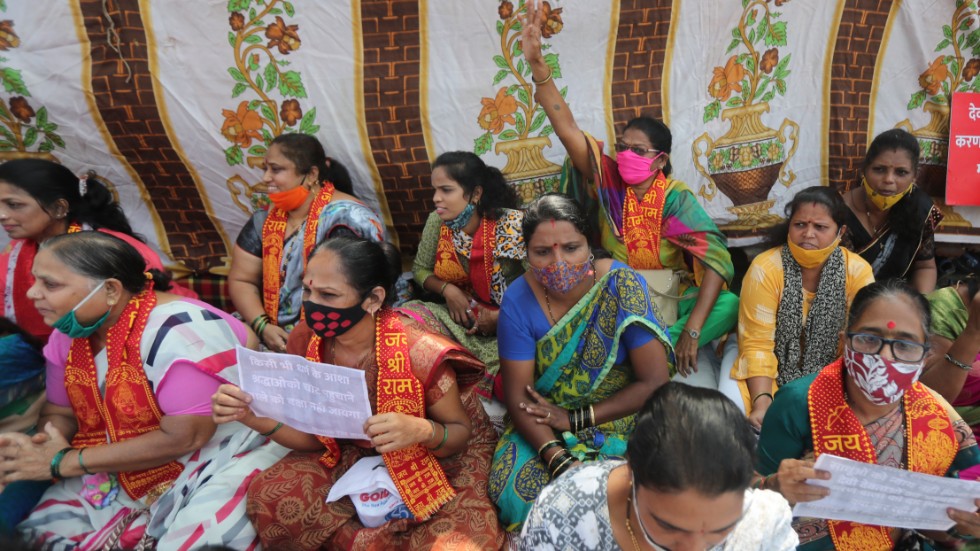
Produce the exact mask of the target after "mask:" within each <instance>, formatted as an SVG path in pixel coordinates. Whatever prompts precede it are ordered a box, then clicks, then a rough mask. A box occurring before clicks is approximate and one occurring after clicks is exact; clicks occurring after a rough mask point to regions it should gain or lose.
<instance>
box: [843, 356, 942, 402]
mask: <svg viewBox="0 0 980 551" xmlns="http://www.w3.org/2000/svg"><path fill="white" fill-rule="evenodd" d="M923 365H924V362H918V363H903V362H895V361H892V360H889V359H887V358H885V357H883V356H881V355H879V354H863V353H861V352H855V351H853V350H851V347H849V346H845V347H844V367H845V368H846V369H847V374H848V375H850V377H851V378H852V379H854V383H855V384H857V386H858V388H860V389H861V392H862V393H863V394H864V396H865V397H866V398H867V399H868V400H870V401H871V403H872V404H874V405H876V406H887V405H888V404H894V403H895V402H897V401H898V400H900V399H901V398H902V396H904V395H905V391H906V390H908V389H910V388H912V385H914V384H915V382H916V381H918V380H919V375H920V374H922V366H923Z"/></svg>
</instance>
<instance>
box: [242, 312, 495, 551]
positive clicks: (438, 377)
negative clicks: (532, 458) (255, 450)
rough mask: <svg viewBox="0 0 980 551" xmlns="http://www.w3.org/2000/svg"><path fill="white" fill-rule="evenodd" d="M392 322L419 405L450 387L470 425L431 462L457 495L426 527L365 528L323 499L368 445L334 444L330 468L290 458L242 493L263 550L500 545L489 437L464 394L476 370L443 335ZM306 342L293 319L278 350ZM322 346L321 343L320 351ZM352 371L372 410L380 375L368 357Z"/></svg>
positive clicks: (350, 511) (309, 458)
mask: <svg viewBox="0 0 980 551" xmlns="http://www.w3.org/2000/svg"><path fill="white" fill-rule="evenodd" d="M400 321H401V323H402V326H403V327H404V335H405V337H406V341H407V342H406V346H407V347H408V351H409V352H408V363H409V364H410V365H411V368H412V369H411V373H412V375H414V377H415V378H416V379H417V380H418V381H419V382H420V383H421V384H422V387H423V393H424V396H425V405H426V407H428V406H429V405H431V404H434V403H436V402H438V401H439V400H440V399H442V397H443V396H444V395H445V393H446V391H447V390H449V389H450V388H451V387H452V386H453V385H456V386H458V387H459V390H460V399H461V401H462V403H463V408H464V410H465V411H466V413H467V416H468V417H469V418H470V420H471V423H472V432H471V433H470V439H469V441H468V442H467V445H466V448H465V449H463V450H462V451H460V452H459V453H457V454H455V455H453V456H450V457H444V458H437V460H438V463H439V465H440V466H441V468H442V470H443V472H444V473H445V475H446V477H447V478H448V480H449V482H450V484H451V486H452V487H453V489H454V490H455V493H456V496H455V497H454V498H452V500H450V501H449V502H448V503H445V504H444V505H442V506H441V507H440V508H439V509H438V510H437V511H435V513H434V514H432V516H431V517H430V518H429V519H428V520H426V521H425V522H419V521H418V520H416V519H414V518H393V519H392V520H389V521H388V522H387V523H385V524H383V525H381V526H379V527H377V528H366V527H365V526H364V525H363V524H361V522H360V520H359V519H358V517H357V512H356V510H355V509H354V505H353V503H352V502H351V500H350V498H347V497H345V498H343V499H340V500H339V501H334V502H331V503H326V502H325V499H326V497H327V494H329V493H330V489H331V488H332V487H333V485H334V484H335V483H336V482H337V480H339V479H340V477H342V476H343V475H344V473H346V472H347V470H348V469H350V468H351V466H353V465H354V464H355V463H357V461H358V460H360V459H361V458H363V457H367V456H373V455H377V452H375V451H374V448H372V447H365V446H367V445H368V444H367V443H365V442H355V441H351V440H335V441H333V442H334V446H332V447H334V448H335V453H333V454H332V455H333V457H332V458H331V459H332V460H333V459H335V460H336V463H335V464H334V466H333V467H332V468H327V467H326V466H325V465H324V463H323V461H322V458H323V455H324V453H323V452H295V451H294V452H292V453H290V454H289V455H287V456H286V457H285V458H283V459H282V460H280V461H279V462H278V463H276V464H275V465H273V466H272V467H271V468H269V469H268V470H266V471H265V472H263V473H262V474H260V475H259V476H258V477H256V479H255V480H254V481H253V482H252V484H251V485H250V486H249V488H248V496H247V510H248V516H249V518H250V519H251V520H252V523H253V525H254V526H255V527H256V530H257V531H258V533H259V536H260V538H261V540H262V544H263V546H264V547H265V548H266V549H276V550H299V549H310V550H312V549H358V550H387V549H465V550H473V551H476V550H483V549H500V548H501V547H502V546H503V544H504V536H503V531H502V530H501V529H500V525H499V522H498V521H497V514H496V511H495V510H494V508H493V504H492V503H491V501H490V499H489V498H488V497H487V491H486V487H487V477H488V473H489V469H490V457H491V455H492V453H493V446H494V444H496V431H495V430H494V429H493V426H492V425H491V424H490V421H489V419H488V418H487V416H486V414H485V413H484V412H483V408H482V406H481V405H480V402H479V400H478V399H477V397H476V395H475V394H474V392H473V390H472V389H473V386H474V385H475V384H476V382H477V381H479V380H480V378H481V376H482V370H483V366H482V365H481V364H480V363H479V362H478V361H477V360H476V359H475V358H474V357H473V356H472V355H470V354H469V353H467V352H466V351H465V350H463V349H461V348H460V347H459V345H457V344H456V343H453V342H452V341H450V340H448V339H447V338H445V337H443V336H442V335H438V334H434V333H431V332H429V331H427V330H425V328H423V327H421V326H419V325H417V324H415V323H413V322H412V321H411V320H410V319H409V318H406V317H401V319H400ZM312 336H313V332H312V330H311V329H310V328H309V327H308V326H307V325H306V323H305V322H301V323H300V324H298V325H297V326H296V328H295V329H294V330H293V331H292V332H291V333H290V335H289V342H288V344H287V352H288V353H292V354H304V355H305V354H306V353H307V348H306V347H307V343H308V342H309V341H310V339H311V337H312ZM377 344H378V345H381V344H382V342H379V343H377ZM329 347H330V343H329V342H327V339H324V342H323V343H322V344H321V349H327V350H329ZM327 357H328V358H329V356H327ZM354 369H363V370H364V371H365V372H366V379H367V383H368V384H367V387H368V398H369V400H370V402H371V404H372V407H374V405H375V404H378V378H379V375H380V371H381V370H379V368H378V364H377V360H376V355H375V354H367V355H366V356H365V358H364V360H362V362H361V363H360V364H359V365H357V366H354ZM321 441H322V439H321ZM329 451H330V450H329V449H328V452H329Z"/></svg>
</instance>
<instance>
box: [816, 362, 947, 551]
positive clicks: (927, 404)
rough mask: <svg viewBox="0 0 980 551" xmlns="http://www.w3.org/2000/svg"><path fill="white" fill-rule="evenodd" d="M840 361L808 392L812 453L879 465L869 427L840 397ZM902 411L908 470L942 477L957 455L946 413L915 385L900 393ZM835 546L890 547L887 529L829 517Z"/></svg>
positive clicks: (846, 550)
mask: <svg viewBox="0 0 980 551" xmlns="http://www.w3.org/2000/svg"><path fill="white" fill-rule="evenodd" d="M843 362H844V361H843V359H839V360H837V361H836V362H834V363H832V364H830V365H828V366H827V367H825V368H824V369H823V371H821V372H820V374H819V375H817V377H816V379H814V381H813V384H812V385H810V390H809V393H808V395H807V402H808V408H809V411H810V428H811V430H812V431H813V451H814V455H815V457H820V455H821V454H824V453H829V454H831V455H836V456H839V457H844V458H847V459H852V460H854V461H861V462H864V463H877V461H878V458H877V454H876V453H875V448H874V446H873V445H872V444H871V439H870V438H869V437H868V433H867V431H865V429H864V426H863V425H862V424H861V421H860V420H859V419H858V418H857V416H856V415H855V414H854V411H852V410H851V408H850V407H849V406H848V405H847V401H846V400H845V398H844V379H843ZM902 406H903V408H904V411H905V430H906V436H905V450H906V454H907V457H906V465H907V468H908V470H910V471H913V472H919V473H926V474H931V475H935V476H943V475H945V474H946V471H947V470H948V469H949V466H950V465H951V464H952V463H953V458H954V457H955V456H956V453H957V443H956V435H955V434H954V433H953V425H952V422H951V421H950V418H949V415H948V414H947V413H946V410H945V409H944V408H943V406H942V405H941V404H939V402H937V401H936V399H935V398H933V396H932V394H931V393H930V392H929V391H928V390H927V389H926V387H924V386H923V385H922V383H918V382H917V383H915V384H914V385H913V386H912V388H910V389H909V390H907V391H906V392H905V395H904V396H903V397H902ZM827 525H828V527H829V528H830V536H831V538H832V539H833V541H834V547H835V548H836V549H838V550H840V551H863V550H865V549H891V548H892V547H894V542H892V540H891V537H890V536H889V533H888V529H887V528H885V527H883V526H870V525H865V524H859V523H856V522H844V521H836V520H828V521H827Z"/></svg>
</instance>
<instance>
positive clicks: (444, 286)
mask: <svg viewBox="0 0 980 551" xmlns="http://www.w3.org/2000/svg"><path fill="white" fill-rule="evenodd" d="M447 285H449V282H448V281H443V282H442V287H439V294H440V295H442V296H446V286H447Z"/></svg>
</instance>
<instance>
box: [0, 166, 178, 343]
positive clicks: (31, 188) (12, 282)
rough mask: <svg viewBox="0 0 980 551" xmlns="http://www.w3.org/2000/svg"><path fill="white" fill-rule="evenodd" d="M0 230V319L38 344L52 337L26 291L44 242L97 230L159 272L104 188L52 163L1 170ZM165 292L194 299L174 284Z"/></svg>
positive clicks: (158, 264)
mask: <svg viewBox="0 0 980 551" xmlns="http://www.w3.org/2000/svg"><path fill="white" fill-rule="evenodd" d="M0 224H2V225H3V229H4V231H6V232H7V235H8V236H9V237H10V239H11V242H10V246H9V247H8V248H7V249H6V250H5V251H4V252H3V253H2V254H0V288H2V289H3V293H4V295H3V296H4V314H3V315H4V316H5V317H6V318H7V319H9V320H10V321H12V322H14V323H16V324H17V325H18V326H20V327H21V328H22V329H24V330H25V331H26V332H27V333H28V334H30V335H31V336H33V337H34V338H36V339H38V340H40V341H41V342H42V343H44V342H46V341H47V339H48V335H50V334H51V327H49V326H48V325H47V324H45V323H44V320H43V319H41V315H40V314H39V313H38V312H37V310H35V309H34V305H33V304H32V303H31V301H30V300H29V299H28V298H27V290H28V289H30V288H31V286H32V285H34V276H33V275H32V274H31V266H32V265H33V263H34V255H35V254H37V248H38V246H39V245H40V244H41V243H43V242H44V241H45V240H47V239H49V238H52V237H55V236H57V235H62V234H64V233H74V232H78V231H82V230H99V231H101V232H104V233H108V234H110V235H114V236H116V237H118V238H120V239H122V240H124V241H126V242H127V243H129V244H130V245H132V246H133V247H135V248H136V249H137V250H138V251H139V252H140V254H141V255H142V256H143V258H144V259H145V262H146V267H147V269H153V270H157V271H160V272H163V271H164V268H163V263H162V262H161V261H160V257H159V256H157V254H156V253H154V252H153V250H152V249H150V248H149V247H148V246H147V245H146V244H145V243H143V241H142V240H141V239H140V238H139V237H137V236H136V235H135V234H134V233H133V228H132V227H131V226H130V225H129V221H128V220H126V215H125V214H123V211H122V208H121V207H120V206H119V204H118V203H116V202H115V199H114V198H113V197H112V193H111V192H110V191H109V188H107V187H106V185H105V184H103V183H102V182H100V181H99V180H98V179H97V178H96V177H95V176H94V175H91V174H90V175H89V176H86V177H84V178H81V179H79V177H78V176H76V175H75V174H74V173H72V171H71V170H69V169H68V168H66V167H64V166H62V165H60V164H58V163H55V162H52V161H46V160H42V159H17V160H13V161H7V162H5V163H3V164H0ZM169 291H170V292H172V293H174V294H179V295H182V296H189V297H196V296H197V295H196V294H195V293H194V292H192V291H189V290H187V289H185V288H183V287H180V286H178V285H176V284H173V283H172V284H171V288H170V289H169Z"/></svg>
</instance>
